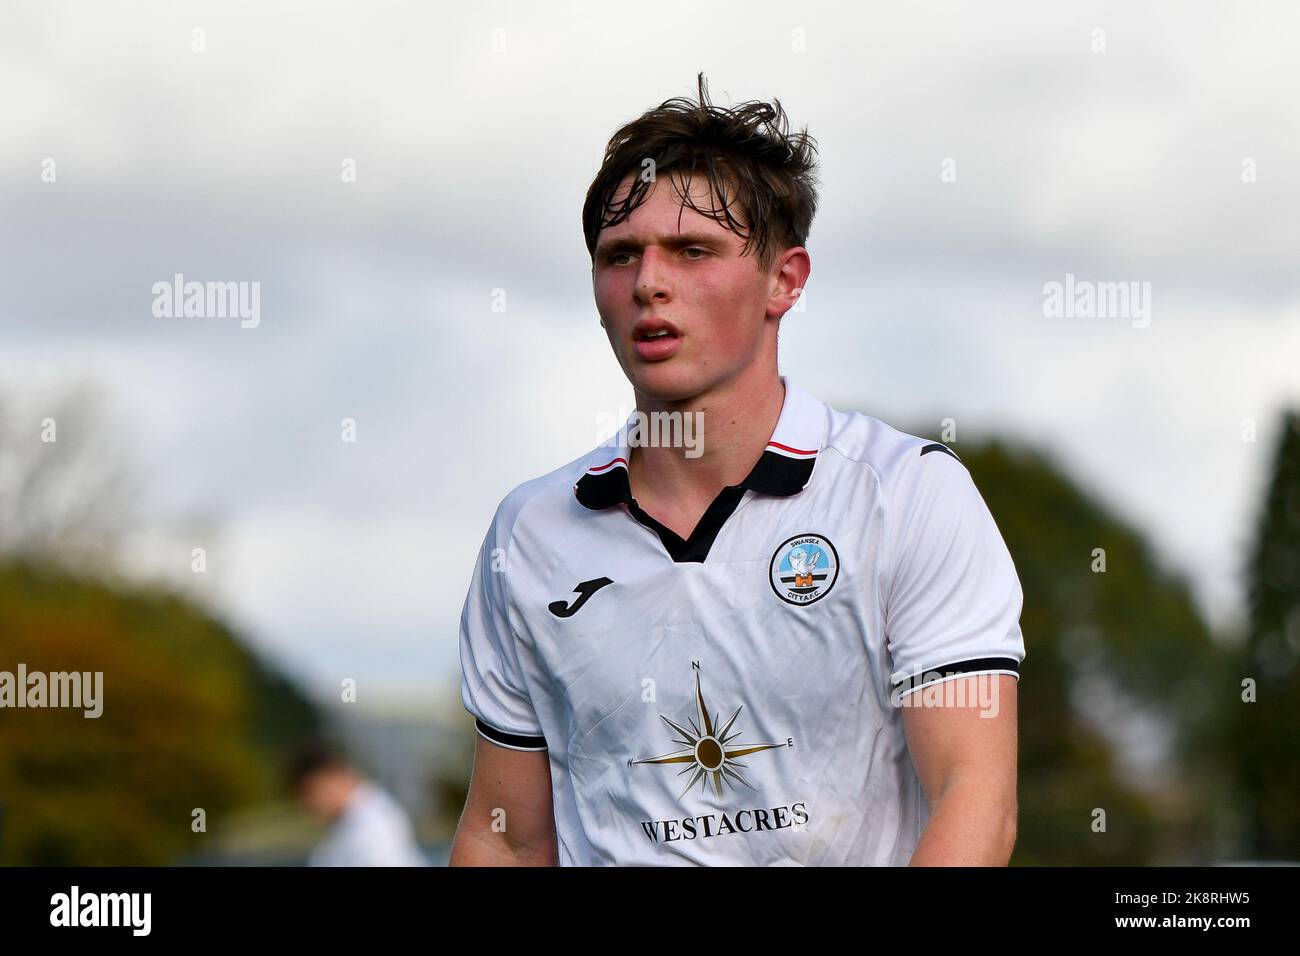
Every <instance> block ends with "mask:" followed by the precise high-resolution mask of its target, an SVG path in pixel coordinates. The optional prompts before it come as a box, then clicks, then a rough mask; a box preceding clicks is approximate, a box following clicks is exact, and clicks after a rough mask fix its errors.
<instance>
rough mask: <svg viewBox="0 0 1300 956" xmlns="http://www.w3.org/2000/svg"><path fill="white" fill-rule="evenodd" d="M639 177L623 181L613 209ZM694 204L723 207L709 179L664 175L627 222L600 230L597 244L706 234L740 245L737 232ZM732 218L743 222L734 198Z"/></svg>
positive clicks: (649, 190)
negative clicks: (632, 239) (630, 239)
mask: <svg viewBox="0 0 1300 956" xmlns="http://www.w3.org/2000/svg"><path fill="white" fill-rule="evenodd" d="M639 175H640V174H639V173H630V174H628V175H627V176H626V177H624V179H623V181H622V182H621V183H619V185H618V188H617V189H615V190H614V193H613V195H612V196H611V200H610V202H611V205H613V206H617V205H618V204H619V203H621V202H622V201H623V200H624V199H625V198H626V197H627V194H628V193H629V192H630V191H631V189H632V186H633V184H634V183H635V182H636V180H637V177H638V176H639ZM686 196H689V198H690V204H688V203H686V201H685V197H686ZM691 204H693V205H694V206H697V207H699V208H700V209H704V210H708V209H718V210H719V212H720V211H721V203H720V201H719V199H718V196H717V193H716V192H714V191H713V190H712V189H711V188H710V184H709V179H708V177H707V176H703V175H691V174H689V173H686V172H679V171H677V170H672V171H670V172H668V173H664V174H661V175H659V176H658V177H656V179H655V181H654V182H652V183H650V184H649V189H648V190H647V193H646V198H645V199H644V200H643V201H642V202H641V204H640V205H638V206H637V207H636V209H634V210H633V211H632V213H631V215H630V216H628V218H626V219H624V220H623V221H622V222H619V223H618V224H617V225H613V226H605V227H604V228H602V229H601V230H600V233H599V236H598V242H600V243H606V242H611V241H615V240H620V239H627V238H643V239H649V238H657V237H661V236H671V235H677V234H678V233H694V234H707V235H711V236H716V237H718V238H720V239H724V240H729V239H735V240H736V241H737V242H739V241H740V239H739V237H738V236H737V235H736V233H735V232H733V231H732V230H730V229H728V228H727V227H726V226H725V225H724V224H723V223H721V222H718V221H717V220H716V219H714V218H713V217H712V216H708V215H705V214H704V213H701V212H698V211H697V210H696V209H693V208H691ZM731 215H732V217H733V218H734V219H736V220H737V221H740V222H743V221H744V219H743V216H742V215H741V212H740V209H739V208H738V206H737V205H736V203H735V199H734V197H733V199H732V207H731Z"/></svg>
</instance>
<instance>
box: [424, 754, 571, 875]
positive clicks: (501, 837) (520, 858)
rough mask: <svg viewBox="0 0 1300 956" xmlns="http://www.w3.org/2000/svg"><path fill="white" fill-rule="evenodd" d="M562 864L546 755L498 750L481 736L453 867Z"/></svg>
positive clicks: (454, 848) (454, 842) (454, 843)
mask: <svg viewBox="0 0 1300 956" xmlns="http://www.w3.org/2000/svg"><path fill="white" fill-rule="evenodd" d="M557 862H558V848H557V844H556V837H555V815H554V811H553V809H552V806H551V765H550V759H549V757H548V754H547V752H546V751H545V750H540V751H525V750H511V749H510V748H508V747H498V746H497V745H496V744H493V743H490V742H488V741H487V740H485V739H484V738H483V737H481V736H480V737H479V738H478V746H477V748H476V749H475V751H474V771H473V774H472V775H471V777H470V784H469V796H468V798H467V799H466V801H465V810H464V812H463V813H462V814H461V817H460V824H459V825H458V826H457V827H456V836H455V838H454V839H453V840H452V844H451V861H450V865H451V866H555V865H556V863H557Z"/></svg>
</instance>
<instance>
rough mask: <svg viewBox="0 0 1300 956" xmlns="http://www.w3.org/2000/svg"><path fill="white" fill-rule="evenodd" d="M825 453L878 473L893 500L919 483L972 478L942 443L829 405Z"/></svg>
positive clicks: (860, 413) (954, 453)
mask: <svg viewBox="0 0 1300 956" xmlns="http://www.w3.org/2000/svg"><path fill="white" fill-rule="evenodd" d="M826 408H827V412H828V414H829V421H828V425H827V435H826V446H825V450H826V451H829V452H830V453H831V454H832V455H834V456H836V457H838V458H839V459H842V460H844V461H847V462H851V463H855V464H857V465H859V466H862V467H864V468H866V469H869V471H870V472H871V473H873V474H874V476H875V478H876V480H877V481H879V482H880V486H881V491H882V492H883V493H884V494H886V495H887V496H890V497H892V496H893V495H894V494H896V493H898V492H899V491H900V490H901V491H904V492H905V491H906V490H907V489H908V488H910V487H911V486H913V485H914V484H916V483H917V482H921V481H927V480H931V479H936V480H942V478H943V476H948V477H950V478H952V477H957V476H959V475H968V473H967V471H966V466H965V465H964V464H962V462H961V459H960V458H959V457H958V455H957V453H956V452H955V451H953V450H952V449H951V448H949V447H948V446H947V445H945V444H943V443H942V442H937V441H935V440H934V439H932V438H922V437H920V436H919V435H913V434H910V433H908V432H905V431H902V430H900V429H897V428H895V427H894V426H892V425H890V424H888V423H887V422H884V421H882V420H880V419H879V418H874V417H872V416H871V415H867V414H865V413H863V412H857V411H841V410H839V409H835V408H831V407H830V406H829V405H828V406H826Z"/></svg>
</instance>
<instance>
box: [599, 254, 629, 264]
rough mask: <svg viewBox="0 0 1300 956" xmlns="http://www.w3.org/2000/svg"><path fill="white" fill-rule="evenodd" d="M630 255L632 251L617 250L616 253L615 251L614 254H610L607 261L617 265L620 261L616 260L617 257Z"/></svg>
mask: <svg viewBox="0 0 1300 956" xmlns="http://www.w3.org/2000/svg"><path fill="white" fill-rule="evenodd" d="M629 255H631V253H630V252H616V253H614V254H613V255H611V256H609V257H608V258H607V259H606V260H605V262H606V263H608V264H609V265H611V266H616V265H618V263H617V262H615V261H614V260H616V259H621V258H623V257H624V256H629Z"/></svg>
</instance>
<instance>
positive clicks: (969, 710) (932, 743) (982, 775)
mask: <svg viewBox="0 0 1300 956" xmlns="http://www.w3.org/2000/svg"><path fill="white" fill-rule="evenodd" d="M947 684H952V685H957V684H961V685H963V686H962V687H960V688H959V687H957V686H953V687H951V688H945V685H947ZM1016 689H1017V687H1016V678H1014V677H1011V676H1009V675H1006V674H981V675H978V676H971V677H958V678H953V679H951V680H948V681H943V682H941V683H939V684H932V685H930V686H929V687H927V688H923V689H921V690H919V691H915V692H914V693H912V694H910V695H908V696H907V697H905V698H903V704H904V706H903V708H902V710H903V730H904V733H905V735H906V737H907V749H908V751H909V752H910V753H911V756H912V765H913V766H914V767H915V768H916V775H917V777H918V778H919V779H920V781H921V786H922V787H923V788H924V790H925V795H926V799H927V800H928V801H929V803H930V806H931V808H932V809H933V808H934V807H935V806H936V805H937V804H938V802H939V800H940V799H941V798H942V797H943V793H944V791H945V790H946V789H947V788H948V787H949V786H951V785H952V784H953V783H954V782H957V781H959V780H960V781H962V782H963V783H972V784H977V785H978V786H979V790H980V791H981V792H984V793H987V794H988V798H989V802H990V805H991V806H998V805H1001V806H1003V807H1005V806H1006V805H1007V804H1008V802H1009V805H1010V806H1011V807H1012V808H1014V806H1015V799H1016V796H1015V793H1016V747H1017V731H1016ZM944 691H951V696H948V695H946V694H945V693H944ZM958 691H961V694H959V693H958ZM941 702H942V705H940V704H941ZM958 703H961V704H962V706H957V704H958Z"/></svg>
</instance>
